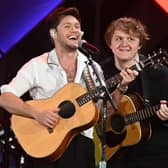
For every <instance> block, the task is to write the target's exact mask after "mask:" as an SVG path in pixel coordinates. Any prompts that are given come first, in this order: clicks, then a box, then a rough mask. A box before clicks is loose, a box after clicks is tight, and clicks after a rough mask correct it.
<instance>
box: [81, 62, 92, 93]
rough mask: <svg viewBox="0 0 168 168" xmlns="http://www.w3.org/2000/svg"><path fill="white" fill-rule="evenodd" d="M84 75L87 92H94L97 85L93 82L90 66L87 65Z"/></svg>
mask: <svg viewBox="0 0 168 168" xmlns="http://www.w3.org/2000/svg"><path fill="white" fill-rule="evenodd" d="M82 75H83V78H84V80H85V83H86V87H87V90H88V91H91V90H93V89H94V88H95V84H94V81H93V79H92V76H91V74H90V69H89V65H88V64H87V65H86V67H85V69H84V71H83V74H82Z"/></svg>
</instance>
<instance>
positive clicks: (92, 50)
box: [78, 40, 99, 55]
mask: <svg viewBox="0 0 168 168" xmlns="http://www.w3.org/2000/svg"><path fill="white" fill-rule="evenodd" d="M78 49H79V50H80V51H81V52H83V53H84V54H86V55H88V54H91V55H94V54H96V53H97V52H99V49H98V48H97V47H96V46H94V45H93V44H90V43H88V42H87V41H86V40H81V41H80V42H79V44H78Z"/></svg>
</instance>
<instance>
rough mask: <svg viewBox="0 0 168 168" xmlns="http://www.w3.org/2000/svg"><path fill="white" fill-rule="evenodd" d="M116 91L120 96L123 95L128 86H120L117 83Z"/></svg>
mask: <svg viewBox="0 0 168 168" xmlns="http://www.w3.org/2000/svg"><path fill="white" fill-rule="evenodd" d="M117 90H118V91H119V92H120V93H121V94H125V93H126V92H127V90H128V86H127V85H125V86H124V85H121V83H119V84H118V85H117Z"/></svg>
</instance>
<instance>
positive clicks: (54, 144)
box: [11, 83, 98, 160]
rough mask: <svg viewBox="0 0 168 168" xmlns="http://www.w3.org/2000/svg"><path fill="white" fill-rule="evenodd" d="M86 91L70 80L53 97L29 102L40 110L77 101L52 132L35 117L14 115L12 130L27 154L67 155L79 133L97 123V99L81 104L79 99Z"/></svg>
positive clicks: (42, 156)
mask: <svg viewBox="0 0 168 168" xmlns="http://www.w3.org/2000/svg"><path fill="white" fill-rule="evenodd" d="M84 93H86V90H85V89H84V88H83V87H82V86H81V85H79V84H75V83H70V84H68V85H65V86H64V87H63V88H62V89H60V90H59V91H58V92H57V93H56V94H55V95H54V96H53V97H51V98H49V99H42V100H31V101H27V103H28V104H30V105H32V106H34V107H35V108H38V109H40V110H45V109H49V108H56V107H58V106H59V105H60V104H62V103H63V102H67V101H68V102H70V103H72V104H73V106H74V110H75V111H74V113H73V114H71V116H68V115H67V114H68V111H67V110H68V108H67V110H66V112H67V114H66V115H65V116H66V117H65V118H63V117H61V119H60V120H59V123H58V124H57V125H56V127H55V128H54V129H53V130H52V131H51V130H49V129H47V128H46V127H44V126H43V125H41V124H39V123H38V122H37V121H36V120H34V119H30V118H26V117H22V116H18V115H12V118H11V126H12V129H13V131H14V133H15V136H16V138H17V140H18V142H19V143H20V145H21V146H22V148H23V149H24V151H25V152H26V153H27V154H29V155H30V156H32V157H35V158H47V159H49V160H56V159H58V158H59V157H60V156H61V155H62V154H63V152H64V150H65V149H66V148H67V146H68V144H69V143H70V141H71V140H72V138H73V137H74V136H75V135H76V134H78V133H79V132H80V131H82V130H85V129H87V128H90V127H91V126H93V125H94V124H95V123H96V122H97V120H98V110H97V108H96V106H95V104H94V102H93V101H89V102H88V103H86V104H84V105H82V106H79V104H78V103H77V101H76V98H77V97H78V96H80V95H82V94H84ZM70 113H71V112H70ZM67 116H68V117H67Z"/></svg>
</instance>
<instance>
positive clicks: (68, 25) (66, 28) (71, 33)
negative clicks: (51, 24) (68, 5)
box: [55, 15, 83, 49]
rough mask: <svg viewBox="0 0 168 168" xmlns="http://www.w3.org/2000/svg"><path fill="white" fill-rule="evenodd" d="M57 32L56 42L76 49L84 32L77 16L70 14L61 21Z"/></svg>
mask: <svg viewBox="0 0 168 168" xmlns="http://www.w3.org/2000/svg"><path fill="white" fill-rule="evenodd" d="M55 34H56V35H55V40H56V43H59V45H61V46H62V47H67V48H69V49H76V48H77V47H78V44H79V41H80V40H81V38H82V35H83V32H82V31H81V25H80V22H79V21H78V20H77V19H76V18H75V17H73V16H71V15H68V16H65V17H64V18H63V19H62V20H61V21H60V23H59V25H58V26H57V30H56V33H55Z"/></svg>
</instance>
